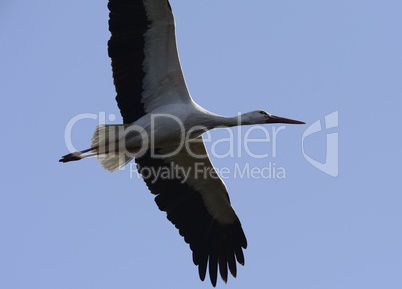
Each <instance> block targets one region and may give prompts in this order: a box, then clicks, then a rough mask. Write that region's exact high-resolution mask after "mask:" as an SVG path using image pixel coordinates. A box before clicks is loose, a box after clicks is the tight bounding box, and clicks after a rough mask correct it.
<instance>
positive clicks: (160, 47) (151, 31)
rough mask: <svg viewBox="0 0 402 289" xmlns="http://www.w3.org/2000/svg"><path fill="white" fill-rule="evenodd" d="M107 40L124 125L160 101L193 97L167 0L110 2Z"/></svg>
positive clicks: (167, 102) (153, 107)
mask: <svg viewBox="0 0 402 289" xmlns="http://www.w3.org/2000/svg"><path fill="white" fill-rule="evenodd" d="M108 7H109V10H110V14H109V15H110V20H109V30H110V32H111V34H112V35H111V38H110V40H109V42H108V48H109V49H108V51H109V56H110V57H111V59H112V69H113V78H114V84H115V87H116V92H117V96H116V100H117V103H118V106H119V108H120V111H121V114H122V116H123V121H124V123H132V122H134V121H135V120H137V119H138V118H140V117H141V116H143V115H144V114H146V113H149V112H152V111H153V110H154V109H156V108H158V107H159V106H161V105H164V104H172V103H179V102H181V103H183V102H184V103H186V102H190V101H191V97H190V95H189V93H188V90H187V87H186V83H185V81H184V77H183V74H182V71H181V66H180V62H179V58H178V54H177V48H176V37H175V24H174V18H173V14H172V11H171V8H170V5H169V2H168V1H167V0H110V1H109V4H108Z"/></svg>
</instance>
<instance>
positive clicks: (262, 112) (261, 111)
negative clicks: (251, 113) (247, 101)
mask: <svg viewBox="0 0 402 289" xmlns="http://www.w3.org/2000/svg"><path fill="white" fill-rule="evenodd" d="M260 113H261V114H263V115H268V113H266V112H265V111H263V110H260Z"/></svg>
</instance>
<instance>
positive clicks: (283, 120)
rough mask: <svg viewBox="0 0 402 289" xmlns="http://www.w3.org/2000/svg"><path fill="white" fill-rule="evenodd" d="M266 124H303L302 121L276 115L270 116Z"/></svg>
mask: <svg viewBox="0 0 402 289" xmlns="http://www.w3.org/2000/svg"><path fill="white" fill-rule="evenodd" d="M266 123H291V124H305V122H303V121H299V120H294V119H290V118H284V117H280V116H276V115H271V116H270V117H269V119H268V120H267V122H266Z"/></svg>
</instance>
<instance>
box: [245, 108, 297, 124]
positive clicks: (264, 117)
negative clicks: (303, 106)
mask: <svg viewBox="0 0 402 289" xmlns="http://www.w3.org/2000/svg"><path fill="white" fill-rule="evenodd" d="M242 123H244V124H264V123H289V124H305V122H302V121H298V120H294V119H290V118H285V117H280V116H276V115H272V114H270V113H268V112H266V111H264V110H255V111H252V112H249V113H245V114H243V115H242Z"/></svg>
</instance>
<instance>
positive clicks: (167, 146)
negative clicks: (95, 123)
mask: <svg viewBox="0 0 402 289" xmlns="http://www.w3.org/2000/svg"><path fill="white" fill-rule="evenodd" d="M108 8H109V10H110V20H109V30H110V32H111V38H110V40H109V42H108V52H109V56H110V57H111V59H112V69H113V78H114V84H115V87H116V92H117V96H116V100H117V104H118V106H119V108H120V111H121V115H122V117H123V122H124V125H120V126H119V125H117V126H116V125H101V126H99V127H98V128H97V129H96V131H95V133H94V136H93V138H92V144H91V147H90V148H89V149H87V150H83V151H79V152H74V153H70V154H68V155H65V156H63V157H62V158H61V159H60V162H69V161H75V160H80V159H83V158H85V157H88V156H94V155H95V156H97V157H98V159H99V161H100V162H101V164H102V165H103V167H104V168H106V169H108V170H110V171H115V170H118V169H119V168H121V167H122V166H124V164H126V163H127V162H128V161H130V160H131V159H132V158H135V161H136V163H137V166H138V169H139V172H140V173H143V172H144V169H147V172H148V173H147V176H145V175H144V174H143V177H144V180H145V182H146V184H147V186H148V188H149V190H150V191H151V193H153V194H155V195H156V197H155V201H156V203H157V205H158V207H159V209H160V210H162V211H165V212H166V213H167V218H168V219H169V220H170V221H171V222H172V223H173V224H174V225H175V226H176V228H177V229H179V233H180V235H181V236H183V237H184V240H185V241H186V242H187V243H188V244H189V245H190V248H191V250H192V251H193V261H194V264H195V265H197V266H198V271H199V276H200V278H201V280H204V279H205V275H206V271H207V267H208V270H209V276H210V279H211V282H212V285H213V286H215V285H216V281H217V275H218V268H219V273H220V275H221V277H222V279H223V281H224V282H227V277H228V269H229V271H230V273H231V274H232V275H233V276H234V277H236V270H237V269H236V260H237V262H238V263H240V264H241V265H244V256H243V250H242V249H245V248H246V247H247V241H246V237H245V235H244V232H243V229H242V226H241V224H240V221H239V219H238V217H237V216H236V213H235V211H234V210H233V208H232V206H231V204H230V201H229V196H228V193H227V190H226V187H225V184H224V183H223V181H222V179H220V178H219V177H218V176H217V175H216V173H215V170H214V168H213V166H212V164H211V162H210V160H209V158H208V155H207V152H206V149H205V147H204V143H203V141H202V138H201V135H202V133H204V132H205V131H206V130H209V129H213V128H217V127H231V126H237V125H249V124H265V123H291V124H301V123H303V122H300V121H296V120H291V119H287V118H282V117H277V116H274V115H272V114H269V113H267V112H265V111H262V110H257V111H253V112H249V113H245V114H242V115H240V116H236V117H223V116H220V115H217V114H214V113H211V112H209V111H207V110H205V109H203V108H202V107H200V106H199V105H198V104H196V103H195V102H194V101H193V99H192V98H191V96H190V94H189V92H188V90H187V87H186V83H185V81H184V77H183V74H182V70H181V67H180V62H179V58H178V54H177V48H176V39H175V23H174V18H173V14H172V10H171V7H170V4H169V2H168V1H167V0H110V1H109V4H108ZM160 114H163V115H168V116H171V117H170V118H163V117H158V118H153V116H155V115H160ZM172 119H173V120H172ZM152 122H153V124H152V125H151V123H152ZM179 123H181V125H179ZM111 128H113V129H115V130H116V131H118V132H117V134H116V135H114V134H110V129H111ZM131 128H135V129H134V130H130V129H131ZM138 128H140V129H138ZM194 128H195V129H194ZM127 130H129V131H130V133H126V132H127ZM122 131H123V134H121V132H122ZM183 133H185V134H186V133H188V135H189V137H188V138H187V139H185V140H186V142H187V143H186V145H185V146H182V147H180V150H179V151H177V152H176V153H171V152H173V151H175V150H176V149H177V148H178V146H179V143H181V142H182V137H183ZM144 135H148V136H149V135H151V136H152V138H153V139H152V140H149V139H148V140H147V141H144V139H143V136H144ZM156 153H157V154H158V157H157V156H156ZM167 153H169V154H167ZM195 163H197V165H198V166H200V165H202V167H203V168H204V169H205V170H209V171H210V172H212V174H211V173H209V174H203V173H200V172H195V170H194V173H192V174H189V175H188V176H187V177H186V178H184V175H183V174H180V173H177V172H180V170H177V167H179V168H181V169H184V170H186V171H188V170H191V169H194V164H195ZM172 164H174V165H175V166H176V167H174V166H173V165H172ZM161 168H162V169H164V170H167V171H169V170H170V172H171V174H170V177H165V178H162V177H159V178H158V176H155V175H149V172H153V173H154V174H155V172H157V171H158V169H159V171H160V169H161ZM174 168H175V169H176V172H173V169H174ZM173 176H174V177H173ZM155 180H156V181H155Z"/></svg>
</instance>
